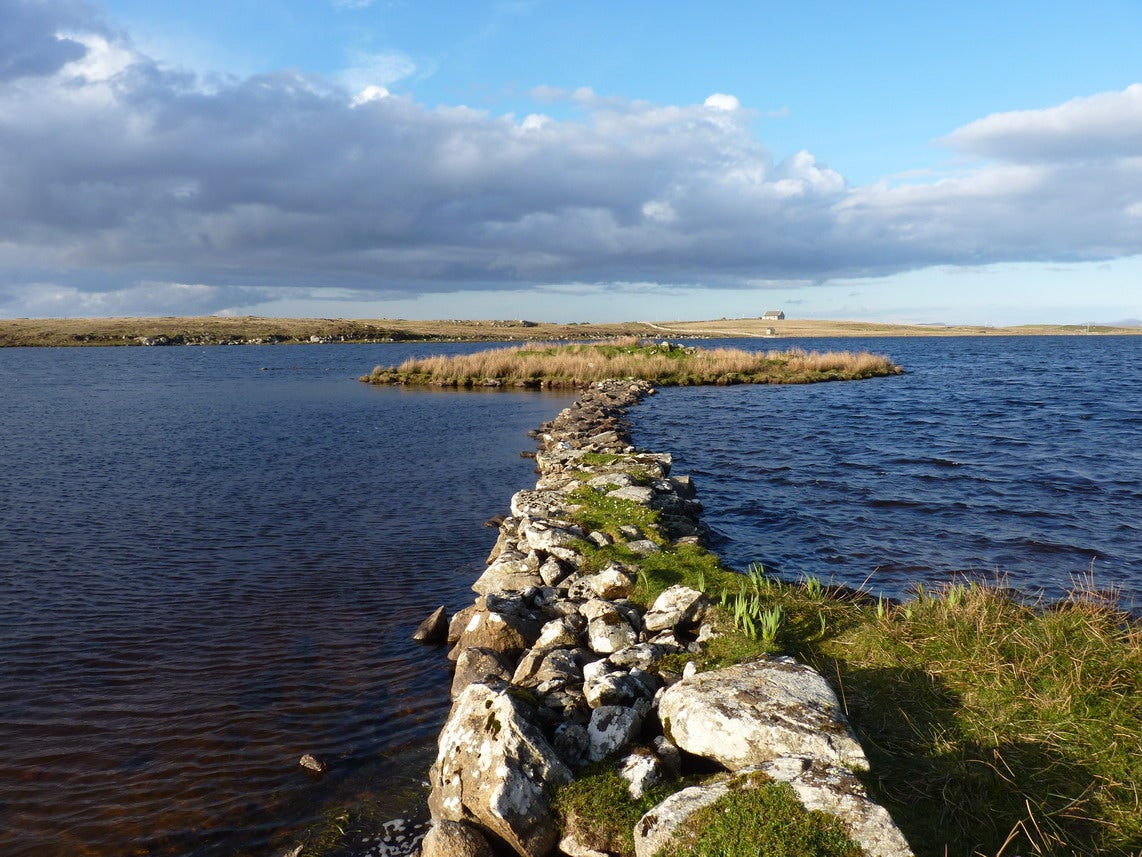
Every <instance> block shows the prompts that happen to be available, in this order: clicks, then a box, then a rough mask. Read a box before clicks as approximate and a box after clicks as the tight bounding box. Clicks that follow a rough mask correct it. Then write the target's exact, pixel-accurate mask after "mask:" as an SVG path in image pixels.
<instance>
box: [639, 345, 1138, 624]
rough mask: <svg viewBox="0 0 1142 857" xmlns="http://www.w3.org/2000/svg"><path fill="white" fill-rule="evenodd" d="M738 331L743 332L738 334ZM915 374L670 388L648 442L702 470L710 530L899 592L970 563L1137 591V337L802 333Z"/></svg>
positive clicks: (655, 402)
mask: <svg viewBox="0 0 1142 857" xmlns="http://www.w3.org/2000/svg"><path fill="white" fill-rule="evenodd" d="M734 344H736V345H739V346H741V345H742V344H743V343H742V342H740V341H738V342H735V343H734ZM745 346H746V347H757V348H766V349H768V348H773V347H778V348H781V347H790V346H797V347H805V348H810V349H812V348H818V349H822V350H823V349H828V348H841V349H852V350H870V351H875V352H878V353H885V354H888V355H890V356H891V357H892V358H893V359H894V360H895V361H896V362H897V363H900V364H903V365H904V367H905V368H906V370H907V374H906V375H904V376H900V377H893V378H882V379H874V380H870V381H862V382H858V383H849V384H816V385H810V386H783V387H734V388H729V389H725V388H695V389H676V390H664V391H662V392H661V393H660V394H659V395H657V396H655V397H653V398H651V399H649V400H647V401H646V402H645V403H644V404H643V405H641V406H640V408H639V411H638V420H637V427H638V430H637V433H636V440H637V442H638V443H639V444H640V445H641V446H646V447H648V448H653V449H665V450H670V451H672V452H673V453H674V455H675V459H676V468H677V469H679V470H680V471H682V472H689V473H691V474H693V475H694V477H695V479H696V481H697V484H698V488H699V492H700V496H701V498H702V500H703V502H704V503H705V506H706V517H705V520H706V523H707V524H709V525H711V526H712V527H713V528H714V530H715V534H716V538H715V540H714V548H715V550H717V551H718V552H719V553H720V554H721V555H722V557H723V559H724V560H725V561H727V562H728V563H730V564H731V565H733V566H734V567H737V568H745V567H746V566H747V565H749V564H750V563H752V562H760V563H762V564H763V565H764V566H765V567H766V568H767V569H768V570H770V571H773V572H776V573H779V574H781V575H783V576H786V577H789V578H791V579H796V578H798V577H800V576H801V575H804V574H809V575H814V576H817V577H820V578H822V579H823V580H830V579H832V580H835V581H836V582H839V583H844V584H847V585H850V586H860V585H862V584H863V585H865V586H866V587H867V588H869V589H871V590H873V591H876V592H880V593H884V594H889V595H902V594H905V593H906V591H907V590H908V589H909V588H910V587H911V586H913V585H914V584H916V583H924V584H939V583H943V582H947V581H949V580H951V579H954V578H955V577H957V576H958V575H960V574H965V573H966V574H970V575H976V576H981V577H983V578H985V579H989V580H995V579H996V578H997V577H998V578H1000V579H1005V580H1006V581H1007V582H1008V583H1009V584H1010V585H1011V586H1014V587H1018V588H1020V589H1024V590H1027V591H1028V592H1029V593H1036V592H1037V593H1044V594H1046V595H1047V596H1048V597H1051V598H1054V597H1058V596H1060V595H1062V594H1063V593H1064V592H1065V591H1067V590H1069V589H1070V588H1071V587H1072V585H1073V584H1074V578H1075V577H1076V576H1078V577H1083V576H1086V575H1088V574H1090V573H1091V572H1092V570H1093V575H1094V582H1095V584H1096V585H1099V586H1103V587H1120V588H1121V589H1122V590H1123V596H1124V599H1125V602H1126V604H1127V606H1129V605H1130V604H1131V603H1133V604H1134V605H1135V606H1136V605H1138V604H1142V481H1140V477H1142V337H1097V336H1070V337H1025V338H1014V337H994V338H992V337H972V338H966V339H965V338H932V339H879V340H878V339H861V340H836V339H830V340H795V341H794V340H790V341H785V342H782V341H780V340H779V341H777V343H776V344H775V343H774V341H772V340H770V341H765V342H764V343H758V342H756V341H755V342H754V343H753V346H751V345H750V344H749V343H745Z"/></svg>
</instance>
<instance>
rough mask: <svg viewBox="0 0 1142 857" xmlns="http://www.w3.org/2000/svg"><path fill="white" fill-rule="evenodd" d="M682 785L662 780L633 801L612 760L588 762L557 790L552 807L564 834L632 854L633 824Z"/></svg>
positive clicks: (595, 846)
mask: <svg viewBox="0 0 1142 857" xmlns="http://www.w3.org/2000/svg"><path fill="white" fill-rule="evenodd" d="M681 786H682V783H680V782H677V781H676V782H673V783H664V784H663V785H661V786H658V787H656V788H654V789H651V790H650V791H649V792H648V793H647V794H646V795H645V796H644V797H643V798H641V799H640V800H633V799H632V798H631V796H630V792H629V786H628V784H627V781H626V780H624V779H623V778H622V777H621V776H619V773H618V771H617V770H615V764H614V762H613V761H602V762H596V763H595V764H593V765H589V766H588V767H587V768H585V769H584V770H583V771H582V772H581V773H580V775H579V777H578V779H576V780H575V781H574V782H572V783H569V784H568V785H565V786H560V787H559V788H558V789H556V792H555V806H556V809H557V810H558V812H559V814H560V817H561V818H562V821H563V827H564V831H565V833H566V832H570V833H574V834H575V836H576V838H577V839H579V841H580V842H582V843H583V844H584V845H587V846H589V847H592V848H595V849H596V850H599V851H609V852H611V853H615V854H620V855H633V854H634V826H635V824H637V823H638V820H639V819H640V818H642V817H643V816H644V815H645V814H646V813H647V812H649V811H650V810H651V809H653V808H654V807H655V806H657V805H658V804H660V803H662V801H664V800H665V799H666V798H667V797H669V796H670V795H671V794H673V793H674V792H675V791H676V790H677V789H679V788H681Z"/></svg>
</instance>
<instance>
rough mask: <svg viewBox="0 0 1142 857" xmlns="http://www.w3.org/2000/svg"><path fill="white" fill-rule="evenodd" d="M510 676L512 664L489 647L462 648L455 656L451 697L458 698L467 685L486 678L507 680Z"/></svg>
mask: <svg viewBox="0 0 1142 857" xmlns="http://www.w3.org/2000/svg"><path fill="white" fill-rule="evenodd" d="M511 676H512V665H511V664H510V663H509V662H508V660H507V658H505V657H504V656H503V655H501V654H500V653H499V652H495V651H492V650H491V649H482V648H478V647H472V648H467V649H464V650H463V651H461V652H460V654H459V656H458V657H457V658H456V672H455V673H454V674H453V676H452V690H451V695H452V699H454V700H455V699H458V698H459V697H460V695H461V694H462V693H463V692H464V691H465V690H466V689H467V688H468V685H470V684H473V683H475V682H478V681H486V680H487V679H488V678H498V679H502V680H504V681H507V680H508V679H510V678H511Z"/></svg>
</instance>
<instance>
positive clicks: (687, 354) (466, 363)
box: [362, 337, 901, 387]
mask: <svg viewBox="0 0 1142 857" xmlns="http://www.w3.org/2000/svg"><path fill="white" fill-rule="evenodd" d="M900 371H901V370H900V368H899V367H897V366H895V365H894V364H893V363H892V361H891V360H889V359H888V358H887V357H884V356H881V355H874V354H869V353H867V352H859V353H854V352H849V351H837V352H828V353H824V354H821V353H816V352H805V351H802V350H793V351H784V352H779V351H768V352H764V353H752V352H748V351H742V350H740V349H732V348H714V349H702V348H682V347H679V346H671V345H667V344H653V343H643V342H640V341H639V340H638V339H637V338H633V337H632V338H626V339H618V340H613V341H610V342H606V343H601V344H592V345H549V346H543V347H540V346H530V345H525V346H517V347H513V348H500V349H492V350H488V351H481V352H478V353H476V354H463V355H454V356H449V357H442V356H441V357H427V358H419V359H414V360H406V361H405V362H404V363H402V364H401V365H399V366H378V367H377V368H376V369H374V370H373V372H372V374H371V375H367V376H365V377H364V378H362V380H364V381H369V382H370V383H374V384H410V385H420V386H438V387H480V386H520V387H532V386H536V387H577V386H582V385H584V384H590V383H592V382H594V381H601V380H603V379H604V378H643V379H646V380H649V381H653V382H654V383H656V384H661V385H664V386H676V385H694V384H767V383H772V384H776V383H786V384H791V383H808V382H812V381H829V380H848V379H856V378H871V377H875V376H879V375H891V374H898V373H899V372H900Z"/></svg>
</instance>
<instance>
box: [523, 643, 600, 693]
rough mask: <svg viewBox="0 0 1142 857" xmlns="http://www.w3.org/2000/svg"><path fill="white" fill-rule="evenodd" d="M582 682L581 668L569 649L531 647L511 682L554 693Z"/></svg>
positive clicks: (542, 691) (541, 691)
mask: <svg viewBox="0 0 1142 857" xmlns="http://www.w3.org/2000/svg"><path fill="white" fill-rule="evenodd" d="M582 683H583V670H582V668H581V667H580V666H579V662H578V660H577V658H576V657H575V653H574V652H573V651H571V650H570V649H549V650H546V651H544V650H538V649H532V650H531V651H530V652H528V653H527V654H525V655H524V656H523V659H522V660H521V661H520V663H519V667H518V668H517V669H516V671H515V674H514V675H513V676H512V684H515V685H518V686H520V687H528V688H535V689H536V690H538V692H540V693H554V692H555V691H557V690H563V689H565V688H566V687H567V686H568V685H577V684H582Z"/></svg>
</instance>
